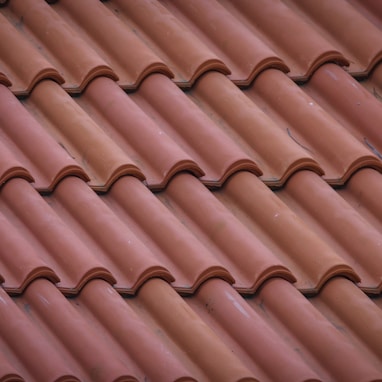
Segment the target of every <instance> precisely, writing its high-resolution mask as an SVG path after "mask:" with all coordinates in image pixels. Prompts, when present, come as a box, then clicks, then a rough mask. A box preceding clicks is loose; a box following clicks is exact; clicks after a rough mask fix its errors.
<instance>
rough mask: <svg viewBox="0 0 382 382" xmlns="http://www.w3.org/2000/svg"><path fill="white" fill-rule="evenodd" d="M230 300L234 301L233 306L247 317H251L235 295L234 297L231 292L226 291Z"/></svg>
mask: <svg viewBox="0 0 382 382" xmlns="http://www.w3.org/2000/svg"><path fill="white" fill-rule="evenodd" d="M225 295H226V296H227V298H228V300H230V301H231V302H232V303H233V306H234V307H235V308H236V309H237V310H238V311H239V312H240V313H241V314H242V315H243V316H245V317H247V318H250V316H249V314H248V312H247V311H246V310H245V309H244V308H243V307H242V306H241V305H240V303H239V302H237V301H236V300H235V299H234V297H232V296H231V295H230V294H229V293H227V292H226V293H225Z"/></svg>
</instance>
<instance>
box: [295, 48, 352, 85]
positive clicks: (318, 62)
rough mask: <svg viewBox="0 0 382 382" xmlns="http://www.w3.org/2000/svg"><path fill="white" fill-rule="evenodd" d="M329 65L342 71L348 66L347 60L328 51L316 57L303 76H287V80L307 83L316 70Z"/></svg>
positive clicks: (337, 53) (336, 53)
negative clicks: (335, 66)
mask: <svg viewBox="0 0 382 382" xmlns="http://www.w3.org/2000/svg"><path fill="white" fill-rule="evenodd" d="M329 63H332V64H334V65H337V66H339V67H340V68H342V69H344V70H346V69H347V68H348V66H349V60H348V59H346V58H345V57H344V56H343V55H342V54H341V53H340V52H338V51H337V50H330V51H327V52H324V53H321V54H320V55H319V56H317V57H316V58H315V60H314V61H313V62H312V64H311V65H310V67H309V69H308V71H307V72H306V74H305V75H303V76H289V78H290V79H291V80H293V81H294V82H296V83H304V82H308V81H309V80H310V78H311V77H312V76H313V74H314V73H315V72H316V70H318V69H319V68H320V67H321V66H323V65H325V64H329Z"/></svg>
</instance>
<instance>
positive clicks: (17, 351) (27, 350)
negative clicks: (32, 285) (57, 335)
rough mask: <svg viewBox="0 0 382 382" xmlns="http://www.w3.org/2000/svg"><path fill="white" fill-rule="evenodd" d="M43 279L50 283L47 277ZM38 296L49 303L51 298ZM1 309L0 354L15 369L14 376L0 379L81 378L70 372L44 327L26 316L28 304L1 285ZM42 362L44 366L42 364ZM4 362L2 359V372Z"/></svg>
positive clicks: (71, 379) (75, 381)
mask: <svg viewBox="0 0 382 382" xmlns="http://www.w3.org/2000/svg"><path fill="white" fill-rule="evenodd" d="M40 281H41V280H40ZM42 282H43V283H44V282H46V283H49V281H47V280H45V281H42ZM53 288H55V287H54V286H53ZM57 293H60V292H58V291H57ZM62 298H64V297H63V296H62ZM40 299H41V302H42V303H44V302H45V303H47V304H48V307H49V305H50V301H47V300H44V298H43V296H41V297H40ZM0 312H1V313H0V314H1V317H2V322H1V325H0V332H1V349H2V350H1V352H0V354H1V358H5V361H6V363H8V364H10V365H12V371H11V372H13V373H15V371H17V373H15V374H16V377H15V379H1V380H2V381H3V380H4V381H6V382H8V381H33V380H35V381H56V380H63V381H69V380H70V381H73V382H77V381H78V382H79V381H80V379H78V378H76V377H75V376H73V374H72V372H71V368H70V366H68V360H67V359H66V358H67V357H66V356H63V353H61V354H60V353H59V352H58V351H57V349H56V345H55V343H54V342H52V341H49V338H46V334H44V330H43V329H41V328H38V327H37V326H36V324H34V323H33V322H32V321H31V319H30V318H29V315H28V313H29V312H30V305H28V304H21V306H18V305H17V304H15V302H14V301H12V299H11V298H10V297H9V296H8V295H7V294H6V293H5V292H4V291H3V290H2V289H1V288H0ZM11 349H12V350H11ZM42 364H43V365H44V367H41V365H42ZM5 366H6V365H5V364H4V363H3V362H1V370H2V371H3V370H4V372H5V371H6V368H5Z"/></svg>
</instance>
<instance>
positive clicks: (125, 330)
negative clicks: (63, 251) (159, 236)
mask: <svg viewBox="0 0 382 382" xmlns="http://www.w3.org/2000/svg"><path fill="white" fill-rule="evenodd" d="M0 292H1V291H0ZM0 301H1V304H0V311H1V313H2V315H6V316H8V317H9V318H11V317H12V318H15V317H16V318H17V321H11V320H8V321H6V323H7V326H6V327H5V326H2V335H3V336H2V341H3V342H2V345H3V346H2V356H3V358H4V359H5V361H6V362H8V363H11V364H13V365H15V368H17V374H18V375H20V376H21V377H23V378H25V379H26V380H32V379H36V378H38V379H39V380H51V378H52V375H56V376H57V377H58V376H72V378H73V379H75V378H78V380H86V379H89V378H90V379H94V378H95V375H97V377H99V378H102V377H103V378H102V379H106V377H108V378H113V380H117V378H121V380H144V379H145V378H146V379H155V380H158V381H161V380H163V381H167V380H173V381H175V380H176V381H178V380H190V381H193V380H198V381H202V380H217V379H218V380H222V381H225V380H227V381H232V380H235V381H236V380H249V381H256V380H261V381H279V380H280V381H283V380H285V378H288V379H289V380H317V381H319V380H344V379H345V380H349V381H359V380H368V381H371V380H380V379H381V374H382V369H381V362H380V361H381V359H380V341H378V339H377V338H376V337H375V336H373V334H375V333H376V332H375V331H377V332H378V331H379V327H380V325H381V322H382V321H381V315H382V311H381V309H380V308H378V307H377V305H375V304H374V303H373V302H372V301H371V300H370V299H369V298H368V297H367V296H365V295H364V294H363V293H362V292H361V291H359V289H358V288H357V287H356V286H355V285H354V284H353V283H352V282H350V281H348V280H345V279H343V278H337V279H334V280H332V281H330V282H329V283H328V284H327V285H326V286H325V288H324V289H323V291H322V292H321V293H320V294H319V295H318V296H317V297H314V298H312V299H306V298H305V297H304V296H303V295H302V294H300V293H298V292H297V291H296V289H295V288H294V287H293V286H292V285H291V284H290V283H288V282H286V281H284V280H280V279H272V280H269V281H268V282H266V283H265V284H264V286H263V287H262V288H261V290H260V291H259V292H258V293H257V294H256V295H254V296H252V297H250V298H248V299H243V298H242V297H241V296H240V295H239V294H238V293H237V292H235V291H234V290H233V289H232V287H230V286H229V285H228V284H226V283H225V282H224V281H222V280H219V279H213V280H210V281H208V282H206V283H205V284H203V286H201V288H200V289H199V291H198V292H197V293H196V294H195V295H194V296H192V297H188V298H185V299H182V298H181V297H180V296H179V295H177V294H176V292H174V290H173V289H172V288H171V287H170V286H169V285H168V284H167V283H166V282H164V281H163V280H158V279H152V280H150V281H148V282H147V283H145V284H144V285H143V286H142V288H141V289H140V291H139V292H138V294H137V295H136V297H134V298H122V297H121V295H119V294H118V293H117V292H116V291H115V290H114V289H113V288H112V287H111V286H110V285H109V284H108V283H105V282H104V281H102V280H93V281H91V282H90V283H88V284H87V285H86V286H85V287H84V289H83V290H82V292H81V293H80V295H79V296H77V297H75V298H72V299H70V300H68V299H65V298H64V297H63V296H62V295H61V294H60V293H59V292H58V291H57V289H56V288H55V287H54V286H53V285H52V284H51V283H50V282H49V281H47V280H36V281H34V282H33V283H32V284H31V285H30V286H29V287H28V288H27V290H26V292H25V293H24V294H23V295H22V296H20V297H14V298H13V301H12V299H10V298H9V297H8V296H7V295H6V294H5V293H4V292H1V300H0ZM338 301H341V303H340V304H339V303H338ZM291 303H293V306H294V309H290V304H291ZM362 305H367V306H368V309H367V310H364V309H359V307H360V306H362ZM349 309H351V311H352V312H354V311H357V314H350V315H349V314H347V313H346V310H349ZM111 311H112V312H113V315H110V314H109V312H111ZM233 320H234V321H235V322H236V325H232V321H233ZM364 320H367V322H369V323H370V325H366V326H365V325H364V324H363V323H364V322H365V321H364ZM12 322H17V323H19V325H20V324H21V323H22V325H21V328H22V330H21V331H18V333H19V335H20V336H21V337H22V338H23V340H22V341H23V343H24V344H25V347H24V348H22V349H20V350H19V351H18V352H16V353H14V352H13V351H12V350H11V349H12V348H14V347H15V341H17V340H18V338H19V337H14V336H12V335H9V333H12V332H13V328H12V325H11V323H12ZM357 327H358V330H359V331H361V332H362V333H363V336H362V339H357V337H356V336H355V335H354V334H353V333H352V330H354V329H355V328H357ZM58 328H60V330H58ZM7 330H8V331H7ZM255 339H256V340H255ZM79 343H81V345H79ZM137 344H139V346H137ZM31 346H33V348H34V349H35V351H34V352H30V351H29V352H28V349H29V348H30V347H31ZM323 347H324V348H325V349H326V351H325V352H322V351H321V349H322V348H323ZM184 348H187V349H188V351H187V352H184V351H183V350H182V349H184ZM90 349H92V350H93V351H89V350H90ZM48 352H49V355H48ZM364 352H365V353H367V354H368V357H365V356H364V354H365V353H364ZM269 354H272V356H271V357H270V356H269ZM42 357H49V359H51V362H50V363H49V364H50V367H49V368H44V369H40V368H36V367H35V365H36V362H38V360H40V359H42ZM153 359H156V360H158V362H151V360H153ZM159 360H160V361H159ZM350 360H351V361H352V362H350ZM276 362H277V365H278V367H277V368H276V367H274V365H275V363H276ZM163 365H167V367H163ZM95 373H96V374H95ZM15 374H16V373H15ZM122 377H124V379H122ZM129 378H130V379H129ZM182 378H183V379H182ZM241 378H243V379H241ZM245 378H247V379H245Z"/></svg>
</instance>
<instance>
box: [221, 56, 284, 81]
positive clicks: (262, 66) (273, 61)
mask: <svg viewBox="0 0 382 382" xmlns="http://www.w3.org/2000/svg"><path fill="white" fill-rule="evenodd" d="M268 69H277V70H280V71H281V72H283V73H286V74H287V73H288V72H290V69H289V67H288V65H286V64H285V62H284V61H283V60H282V59H281V58H279V57H278V56H273V57H266V58H264V59H263V60H262V61H260V62H259V63H258V64H257V65H256V66H255V67H254V68H252V70H251V73H250V74H249V76H248V77H247V78H246V79H243V80H235V79H230V78H228V79H229V80H230V81H231V82H232V83H233V84H235V85H236V86H237V87H239V88H245V87H248V86H250V85H251V84H252V83H253V82H254V81H255V80H256V78H257V76H259V75H260V74H261V72H263V71H265V70H268Z"/></svg>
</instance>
